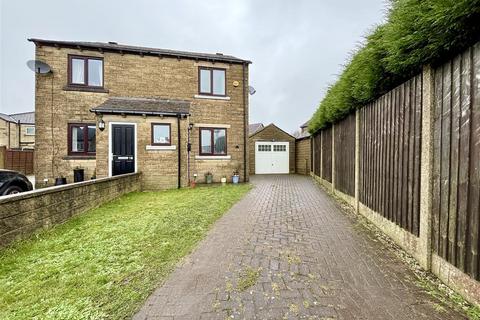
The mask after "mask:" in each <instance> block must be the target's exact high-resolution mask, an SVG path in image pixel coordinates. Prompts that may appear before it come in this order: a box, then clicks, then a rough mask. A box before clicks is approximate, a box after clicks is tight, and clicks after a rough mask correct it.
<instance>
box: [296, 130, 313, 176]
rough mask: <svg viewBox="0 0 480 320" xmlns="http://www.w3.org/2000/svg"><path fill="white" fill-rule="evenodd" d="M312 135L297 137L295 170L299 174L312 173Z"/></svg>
mask: <svg viewBox="0 0 480 320" xmlns="http://www.w3.org/2000/svg"><path fill="white" fill-rule="evenodd" d="M310 152H311V149H310V137H306V138H301V139H297V141H296V143H295V170H296V173H298V174H305V175H309V174H310V166H311V161H310Z"/></svg>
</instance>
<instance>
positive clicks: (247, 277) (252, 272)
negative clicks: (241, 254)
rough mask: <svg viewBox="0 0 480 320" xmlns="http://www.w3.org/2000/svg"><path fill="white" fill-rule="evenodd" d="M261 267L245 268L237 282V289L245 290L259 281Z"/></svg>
mask: <svg viewBox="0 0 480 320" xmlns="http://www.w3.org/2000/svg"><path fill="white" fill-rule="evenodd" d="M261 271H262V269H261V268H258V269H254V268H252V267H247V268H245V270H243V272H242V274H241V275H240V278H239V279H238V283H237V290H238V291H239V292H242V291H245V290H247V289H248V288H250V287H253V286H254V285H255V283H257V280H258V277H259V276H260V272H261Z"/></svg>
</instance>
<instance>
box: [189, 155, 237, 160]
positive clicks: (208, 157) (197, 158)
mask: <svg viewBox="0 0 480 320" xmlns="http://www.w3.org/2000/svg"><path fill="white" fill-rule="evenodd" d="M231 158H232V156H230V155H228V156H195V160H230V159H231Z"/></svg>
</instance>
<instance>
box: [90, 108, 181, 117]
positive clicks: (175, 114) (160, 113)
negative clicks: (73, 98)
mask: <svg viewBox="0 0 480 320" xmlns="http://www.w3.org/2000/svg"><path fill="white" fill-rule="evenodd" d="M90 112H93V113H95V114H119V115H122V114H130V115H139V116H143V115H147V116H166V117H178V116H179V115H190V113H188V112H163V111H133V110H130V111H118V110H113V109H107V110H95V109H90Z"/></svg>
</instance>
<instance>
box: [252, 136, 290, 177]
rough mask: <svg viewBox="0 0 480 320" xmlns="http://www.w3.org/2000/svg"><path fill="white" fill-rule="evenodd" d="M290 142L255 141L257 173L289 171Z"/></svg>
mask: <svg viewBox="0 0 480 320" xmlns="http://www.w3.org/2000/svg"><path fill="white" fill-rule="evenodd" d="M288 146H289V145H288V142H268V141H266V142H260V141H257V142H255V173H256V174H273V173H289V167H290V164H289V160H290V157H289V152H288Z"/></svg>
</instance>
